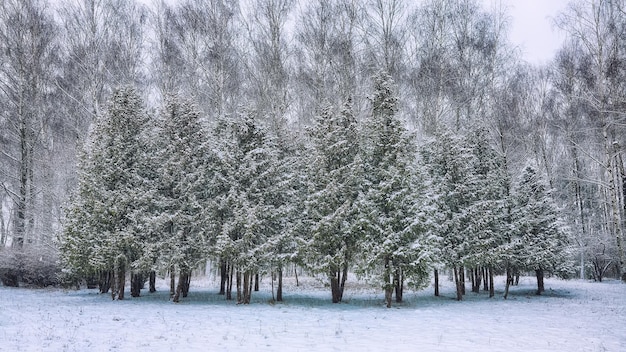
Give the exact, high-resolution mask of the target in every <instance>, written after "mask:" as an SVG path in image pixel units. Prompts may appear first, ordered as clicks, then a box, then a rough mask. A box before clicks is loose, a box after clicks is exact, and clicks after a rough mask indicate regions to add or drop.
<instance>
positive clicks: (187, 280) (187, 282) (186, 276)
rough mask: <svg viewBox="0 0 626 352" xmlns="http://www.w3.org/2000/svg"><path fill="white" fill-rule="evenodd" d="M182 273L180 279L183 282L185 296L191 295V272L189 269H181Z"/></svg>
mask: <svg viewBox="0 0 626 352" xmlns="http://www.w3.org/2000/svg"><path fill="white" fill-rule="evenodd" d="M180 275H181V276H182V277H181V280H180V281H181V282H182V283H183V286H182V294H183V298H184V297H187V295H189V286H191V272H190V271H189V270H185V271H184V273H183V272H182V271H181V273H180Z"/></svg>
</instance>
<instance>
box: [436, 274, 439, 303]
mask: <svg viewBox="0 0 626 352" xmlns="http://www.w3.org/2000/svg"><path fill="white" fill-rule="evenodd" d="M435 297H439V270H437V269H435Z"/></svg>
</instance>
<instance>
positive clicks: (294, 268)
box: [293, 265, 300, 287]
mask: <svg viewBox="0 0 626 352" xmlns="http://www.w3.org/2000/svg"><path fill="white" fill-rule="evenodd" d="M293 273H294V275H295V276H296V287H300V282H299V281H298V266H297V265H294V266H293Z"/></svg>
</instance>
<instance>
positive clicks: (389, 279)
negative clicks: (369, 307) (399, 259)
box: [384, 257, 395, 308]
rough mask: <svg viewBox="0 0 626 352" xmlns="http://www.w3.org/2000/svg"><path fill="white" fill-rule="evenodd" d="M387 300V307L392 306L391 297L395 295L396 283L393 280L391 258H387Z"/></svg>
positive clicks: (385, 273)
mask: <svg viewBox="0 0 626 352" xmlns="http://www.w3.org/2000/svg"><path fill="white" fill-rule="evenodd" d="M384 275H385V301H386V302H387V308H391V298H392V296H393V290H394V287H395V285H394V284H393V282H392V280H393V278H392V276H393V274H392V272H391V263H390V260H389V258H388V257H387V258H385V272H384Z"/></svg>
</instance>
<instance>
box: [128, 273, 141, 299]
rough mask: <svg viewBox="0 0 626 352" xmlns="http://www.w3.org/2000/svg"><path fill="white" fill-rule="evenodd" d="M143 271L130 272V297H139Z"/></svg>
mask: <svg viewBox="0 0 626 352" xmlns="http://www.w3.org/2000/svg"><path fill="white" fill-rule="evenodd" d="M143 281H144V279H143V273H135V272H132V271H131V273H130V295H131V297H139V296H140V295H141V286H143Z"/></svg>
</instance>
